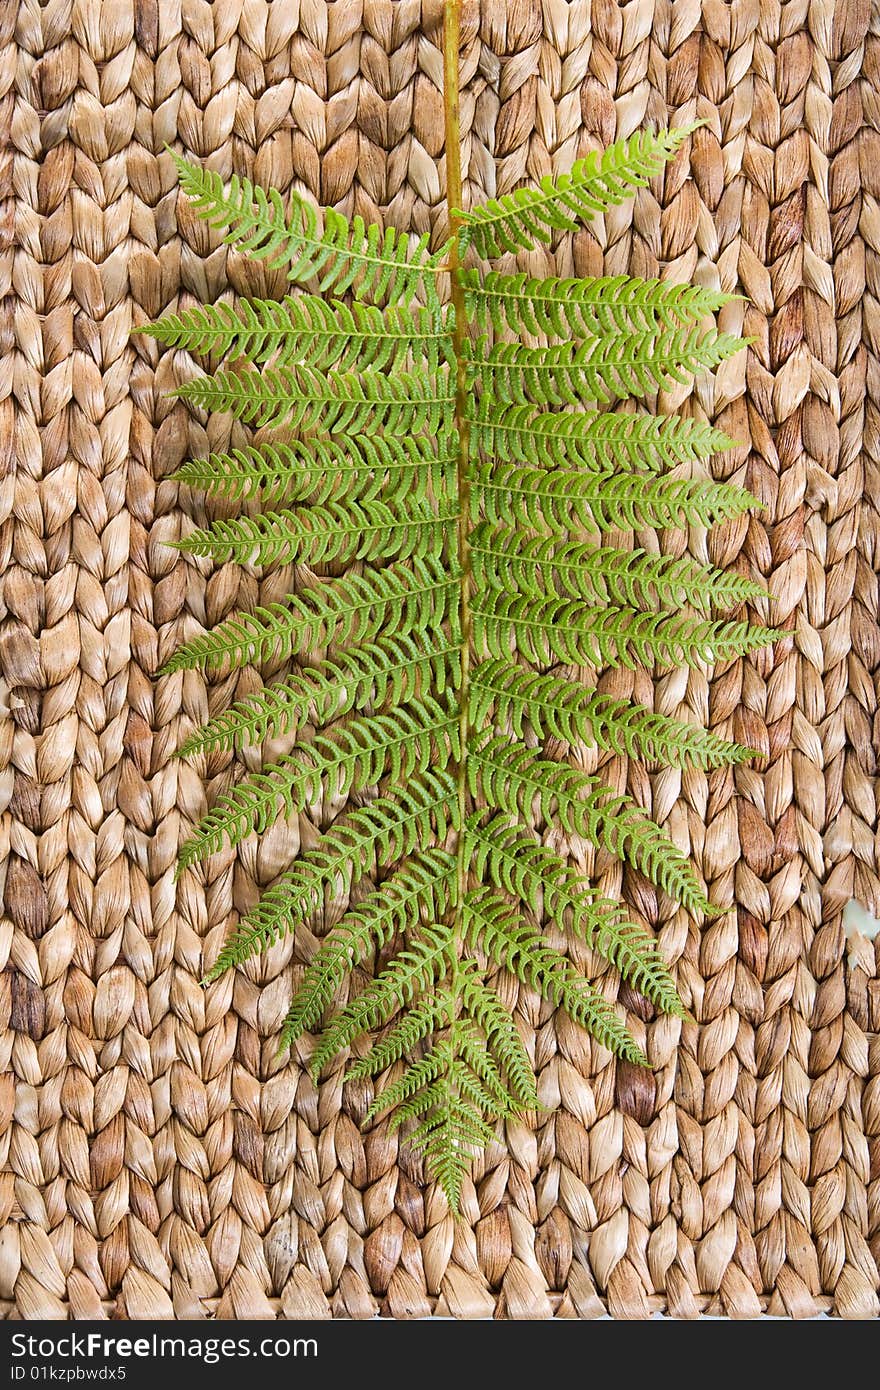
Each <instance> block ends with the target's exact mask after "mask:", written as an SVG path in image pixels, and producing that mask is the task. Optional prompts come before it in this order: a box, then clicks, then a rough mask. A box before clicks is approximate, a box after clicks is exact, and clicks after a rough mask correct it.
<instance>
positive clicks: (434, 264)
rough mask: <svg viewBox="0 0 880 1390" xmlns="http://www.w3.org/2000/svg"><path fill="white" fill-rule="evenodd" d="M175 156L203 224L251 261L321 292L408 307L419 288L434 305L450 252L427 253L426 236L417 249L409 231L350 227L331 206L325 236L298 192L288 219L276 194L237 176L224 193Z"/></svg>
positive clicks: (206, 174) (210, 177) (204, 172)
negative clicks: (275, 268)
mask: <svg viewBox="0 0 880 1390" xmlns="http://www.w3.org/2000/svg"><path fill="white" fill-rule="evenodd" d="M172 157H173V159H174V162H175V164H176V166H177V172H178V175H179V177H180V186H181V188H182V189H183V191H184V192H185V193H186V194H188V195H189V197H190V198H191V199H192V202H193V205H194V207H195V208H196V210H197V211H198V213H199V215H200V216H201V217H202V218H203V219H204V221H206V222H207V223H208V224H209V225H210V226H212V227H217V228H220V229H222V230H223V232H224V237H223V240H224V241H225V242H226V243H227V244H228V245H231V246H235V247H236V248H237V249H238V250H239V251H242V252H244V253H245V254H246V255H248V256H250V257H251V258H252V259H254V260H265V261H267V262H268V264H269V265H272V266H285V267H286V269H287V276H288V279H290V280H296V281H299V282H300V283H305V282H307V281H309V280H312V279H315V278H317V279H318V289H319V291H320V292H321V293H322V294H323V293H325V292H326V291H327V290H334V291H335V292H336V293H337V294H341V293H343V291H345V290H349V289H350V290H352V292H353V293H354V296H355V298H356V299H373V300H382V299H387V300H388V302H389V303H391V302H400V301H404V302H405V301H408V300H410V299H412V298H413V296H414V295H415V294H416V292H417V291H418V290H419V289H423V290H424V291H425V292H426V293H427V294H428V296H429V297H430V298H431V299H436V285H435V278H436V276H437V274H438V271H439V268H440V266H441V265H442V263H443V260H444V257H445V255H446V247H443V248H441V250H440V251H438V252H437V253H436V254H435V255H433V256H431V255H429V254H428V249H427V248H428V235H427V233H426V234H425V235H424V236H422V237H420V238H419V239H418V241H417V242H416V243H415V245H411V244H410V238H409V237H408V236H407V235H406V234H405V233H403V232H396V231H394V229H393V228H391V227H389V228H388V230H387V231H386V232H385V233H384V235H383V234H382V232H381V231H380V230H379V228H378V227H375V226H373V227H366V226H365V225H364V222H363V220H362V218H360V217H355V218H354V219H353V221H352V222H351V223H349V222H348V220H347V219H346V218H345V217H343V216H342V214H341V213H339V212H334V211H333V210H332V209H331V208H327V209H325V211H324V228H323V231H321V230H319V227H318V218H317V214H316V212H315V209H314V208H313V207H312V206H311V204H310V203H307V202H306V201H305V199H303V198H300V197H299V196H298V195H297V194H295V193H294V194H292V195H291V211H290V216H289V217H288V216H287V215H286V214H285V211H284V205H283V203H282V201H281V196H280V194H279V193H278V192H276V190H275V189H270V190H269V192H268V193H266V192H265V191H264V190H263V189H262V188H260V187H259V186H257V185H255V184H252V183H251V182H250V180H249V179H239V178H238V176H237V175H235V174H233V176H232V179H231V180H230V183H229V188H228V190H226V189H224V187H223V180H222V179H221V178H220V175H219V174H217V173H215V172H214V171H213V170H210V169H205V168H202V167H200V166H198V165H196V164H190V163H189V162H188V161H187V160H185V159H181V157H180V156H179V155H176V154H173V152H172Z"/></svg>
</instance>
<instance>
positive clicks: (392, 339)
mask: <svg viewBox="0 0 880 1390" xmlns="http://www.w3.org/2000/svg"><path fill="white" fill-rule="evenodd" d="M454 322H455V313H454V310H452V309H448V310H446V312H445V313H441V312H440V311H439V309H437V308H433V309H418V308H416V309H401V308H399V307H397V306H393V307H391V308H388V309H384V310H383V309H377V308H376V307H375V305H371V304H358V303H354V304H352V305H350V306H349V305H346V304H344V303H343V302H342V301H341V300H339V299H331V300H326V299H322V298H321V297H320V296H319V295H314V294H300V295H288V296H287V297H286V298H285V299H282V300H273V299H250V300H249V299H244V300H242V301H241V302H240V303H239V304H238V305H237V307H236V308H233V307H232V305H231V304H225V303H219V304H204V305H198V306H196V307H195V308H192V309H185V310H183V311H182V312H181V313H179V314H167V315H166V316H165V318H162V319H159V321H158V323H154V324H149V325H147V326H146V327H144V328H143V329H141V330H140V331H141V332H143V333H148V334H150V336H151V337H153V338H158V339H159V340H160V342H163V343H165V344H166V345H167V346H168V347H172V348H177V349H180V350H183V351H187V352H196V353H199V354H202V355H203V354H206V353H209V352H219V353H221V354H222V355H223V356H224V357H225V356H227V355H230V354H231V355H232V356H234V357H246V358H247V360H248V361H249V362H251V363H253V364H258V363H260V362H267V361H269V359H270V358H271V359H274V363H273V365H274V366H276V367H282V366H286V365H289V364H290V363H294V362H295V363H297V364H298V365H299V366H303V367H312V368H314V369H315V371H322V372H323V371H328V370H329V369H330V368H331V367H333V368H334V369H335V370H336V371H338V372H346V371H353V370H357V371H361V370H363V369H364V368H366V367H370V368H372V370H373V371H377V372H383V371H384V372H394V371H398V370H400V369H401V368H403V367H405V366H406V365H407V362H408V361H409V360H410V359H411V358H412V357H413V356H414V355H416V356H417V357H418V359H419V362H420V364H421V362H424V364H425V366H426V367H427V370H428V371H429V372H435V371H436V370H437V368H438V367H439V365H440V363H441V362H448V361H449V360H450V357H451V351H452V347H451V345H452V330H453V327H454Z"/></svg>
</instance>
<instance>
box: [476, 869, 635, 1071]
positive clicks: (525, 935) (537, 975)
mask: <svg viewBox="0 0 880 1390" xmlns="http://www.w3.org/2000/svg"><path fill="white" fill-rule="evenodd" d="M462 931H463V934H464V937H465V940H466V941H467V942H468V943H470V944H471V945H472V946H477V947H479V948H481V949H482V950H484V951H485V952H486V954H487V955H488V956H489V957H490V959H491V960H494V961H495V963H496V965H501V966H503V967H504V968H505V970H509V971H510V972H511V974H513V975H515V976H516V977H517V979H518V980H521V981H522V983H523V984H527V985H531V986H532V987H533V988H534V989H537V990H538V992H539V993H540V994H541V995H542V996H543V998H545V999H547V1000H549V1001H550V1003H552V1004H554V1005H555V1006H557V1007H559V1008H563V1009H565V1012H566V1013H567V1014H568V1015H569V1017H570V1018H573V1019H574V1021H575V1022H576V1023H579V1024H580V1025H581V1027H582V1028H585V1029H586V1030H587V1031H588V1032H590V1033H592V1034H593V1036H594V1037H595V1038H597V1039H598V1041H599V1042H600V1043H601V1044H602V1046H603V1047H607V1048H608V1050H609V1052H613V1053H615V1054H616V1055H617V1056H618V1057H625V1058H626V1059H627V1060H628V1061H630V1062H635V1063H636V1065H637V1066H645V1065H647V1064H646V1061H645V1058H644V1056H643V1054H642V1052H641V1050H640V1048H639V1047H638V1046H637V1045H636V1043H635V1042H634V1041H633V1039H632V1037H631V1036H630V1034H629V1033H628V1032H627V1029H626V1027H625V1026H624V1023H623V1021H622V1019H621V1018H620V1017H619V1015H618V1014H617V1012H616V1011H615V1009H614V1006H613V1005H612V1004H609V1002H608V1000H607V999H606V998H605V997H604V995H602V994H600V993H599V991H598V990H597V989H594V988H593V986H592V985H590V984H589V983H588V982H587V981H586V980H584V979H583V978H582V976H580V975H579V974H578V973H577V971H576V970H575V968H574V966H573V965H572V964H571V962H570V961H569V960H567V959H566V957H565V956H563V955H562V954H561V953H560V952H559V951H556V950H554V949H553V947H552V946H548V945H547V943H546V941H545V940H544V939H543V937H542V936H541V934H540V932H536V931H534V930H533V929H532V928H531V927H529V926H527V925H526V923H525V922H523V921H522V919H521V918H520V917H518V915H517V913H516V912H515V911H514V909H513V908H512V907H511V905H510V903H508V902H506V901H505V899H504V898H502V897H501V896H500V895H499V894H498V893H496V892H494V891H493V890H492V889H491V888H480V889H476V890H475V891H473V892H471V893H469V894H468V895H467V898H466V899H465V903H464V908H463V927H462Z"/></svg>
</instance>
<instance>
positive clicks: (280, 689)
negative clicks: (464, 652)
mask: <svg viewBox="0 0 880 1390" xmlns="http://www.w3.org/2000/svg"><path fill="white" fill-rule="evenodd" d="M460 659H461V648H460V647H459V646H458V645H452V644H451V643H450V642H448V641H446V640H444V639H442V637H439V638H437V639H436V640H435V641H434V642H433V643H429V642H427V641H426V640H425V639H424V638H423V639H422V640H420V641H417V640H416V639H414V638H412V637H400V638H398V639H397V640H396V641H391V640H390V639H385V640H384V641H381V642H368V643H366V644H365V645H364V646H362V647H354V648H353V649H352V650H351V651H348V652H345V653H343V654H341V655H340V656H338V657H335V658H334V659H333V660H332V661H325V662H322V663H321V665H320V666H319V667H312V668H309V669H306V670H304V671H296V672H294V673H293V674H292V675H290V676H286V677H285V678H284V679H283V680H279V681H273V682H272V683H271V684H270V685H267V686H264V687H263V689H262V690H258V691H254V692H253V693H252V694H250V695H247V696H246V697H245V698H244V699H243V700H238V701H237V702H236V703H235V704H234V705H232V706H230V708H229V709H228V710H226V711H225V712H224V713H223V714H219V715H217V717H216V718H215V719H212V720H211V721H210V722H209V723H208V724H204V725H202V727H201V728H200V729H197V730H196V731H195V732H194V733H192V734H190V736H189V737H188V738H187V739H185V740H184V742H183V743H182V744H181V746H180V748H179V749H178V750H177V751H178V755H179V756H180V757H189V756H190V755H191V754H193V753H203V752H208V751H210V750H212V749H223V748H241V747H243V746H244V745H245V744H247V743H260V742H261V741H262V740H263V739H265V738H276V737H278V736H279V735H280V734H286V733H289V732H290V731H291V730H292V729H295V728H297V726H298V725H299V724H300V723H302V722H303V721H306V720H308V719H310V718H311V719H312V721H313V722H314V723H316V724H319V725H321V724H326V723H328V722H329V721H330V720H331V719H338V718H341V717H342V715H344V714H348V713H349V711H350V710H352V709H355V708H361V707H362V706H364V705H366V704H368V703H373V704H375V705H379V706H381V705H386V704H387V705H391V706H392V707H396V706H397V705H400V704H402V703H403V701H404V700H407V699H412V698H413V697H419V696H424V695H427V694H428V692H430V691H433V692H434V693H435V694H437V695H439V696H442V695H443V694H444V693H445V692H446V690H447V689H448V688H452V689H456V688H457V685H458V680H459V676H458V671H459V665H460Z"/></svg>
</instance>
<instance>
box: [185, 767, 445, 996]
mask: <svg viewBox="0 0 880 1390" xmlns="http://www.w3.org/2000/svg"><path fill="white" fill-rule="evenodd" d="M454 798H455V784H454V783H453V781H452V779H451V778H450V777H449V775H448V774H445V773H444V774H437V773H424V774H423V775H422V777H421V778H419V779H418V780H417V781H414V782H412V783H410V785H409V786H408V787H407V789H406V791H405V792H401V793H400V794H399V795H398V796H397V797H396V798H392V797H390V796H383V797H377V799H376V800H375V801H373V802H371V804H370V805H369V806H365V807H362V808H360V809H359V810H357V811H352V812H351V814H350V815H348V816H346V817H345V819H344V821H343V822H342V823H340V824H336V825H334V826H333V827H332V829H330V830H329V831H328V832H327V834H326V835H325V836H324V838H323V842H322V844H321V847H320V848H319V849H316V850H312V851H310V852H309V854H307V855H303V856H302V857H301V858H300V859H298V860H297V861H296V863H295V864H294V866H293V867H292V868H291V869H290V870H288V871H287V873H285V874H282V876H281V877H280V878H279V879H278V881H277V883H275V884H273V886H272V887H271V888H270V889H269V890H268V891H267V892H266V893H264V894H263V896H262V898H261V899H260V901H259V902H258V903H257V906H256V907H255V908H254V909H253V910H252V911H251V912H249V913H248V915H247V917H245V918H244V920H243V921H242V922H241V923H240V924H239V926H238V928H237V929H236V931H235V932H234V933H233V934H232V936H231V937H230V938H229V940H228V941H227V943H226V945H225V946H224V948H223V950H222V951H221V952H220V955H219V956H218V957H217V960H216V962H215V964H214V965H213V966H212V967H211V969H210V970H209V971H208V973H207V975H206V976H205V979H206V980H214V979H216V978H217V977H218V976H219V975H222V974H223V973H224V971H226V970H230V969H231V968H232V966H234V965H240V964H241V963H242V962H243V961H246V960H247V959H248V958H249V957H250V956H252V955H254V954H256V953H257V952H259V951H263V950H265V949H266V947H267V946H271V945H272V944H273V943H274V942H276V941H278V940H279V938H280V937H282V936H285V935H287V934H288V933H289V932H291V931H292V930H293V929H294V928H295V926H296V925H297V923H298V922H301V921H303V920H304V919H305V918H306V917H307V916H308V914H309V913H310V912H312V911H314V908H315V904H316V901H317V897H318V894H319V893H320V892H321V891H322V889H323V888H324V886H325V885H326V884H328V883H334V882H338V883H340V884H342V885H344V886H346V887H350V885H351V884H352V883H354V882H356V881H357V880H358V879H359V878H360V877H361V876H362V875H363V874H364V873H365V872H366V870H367V868H368V866H369V865H370V864H372V863H374V862H375V861H376V859H379V860H380V861H381V862H382V863H386V864H387V863H392V862H394V861H398V862H399V861H400V860H403V859H405V858H408V856H409V855H411V854H412V852H413V851H414V850H415V849H416V848H419V849H421V848H424V847H425V846H426V845H430V843H431V841H432V840H434V839H436V840H438V841H442V840H443V839H444V838H445V836H446V833H447V831H448V829H449V825H450V822H451V815H452V806H453V802H454Z"/></svg>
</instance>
